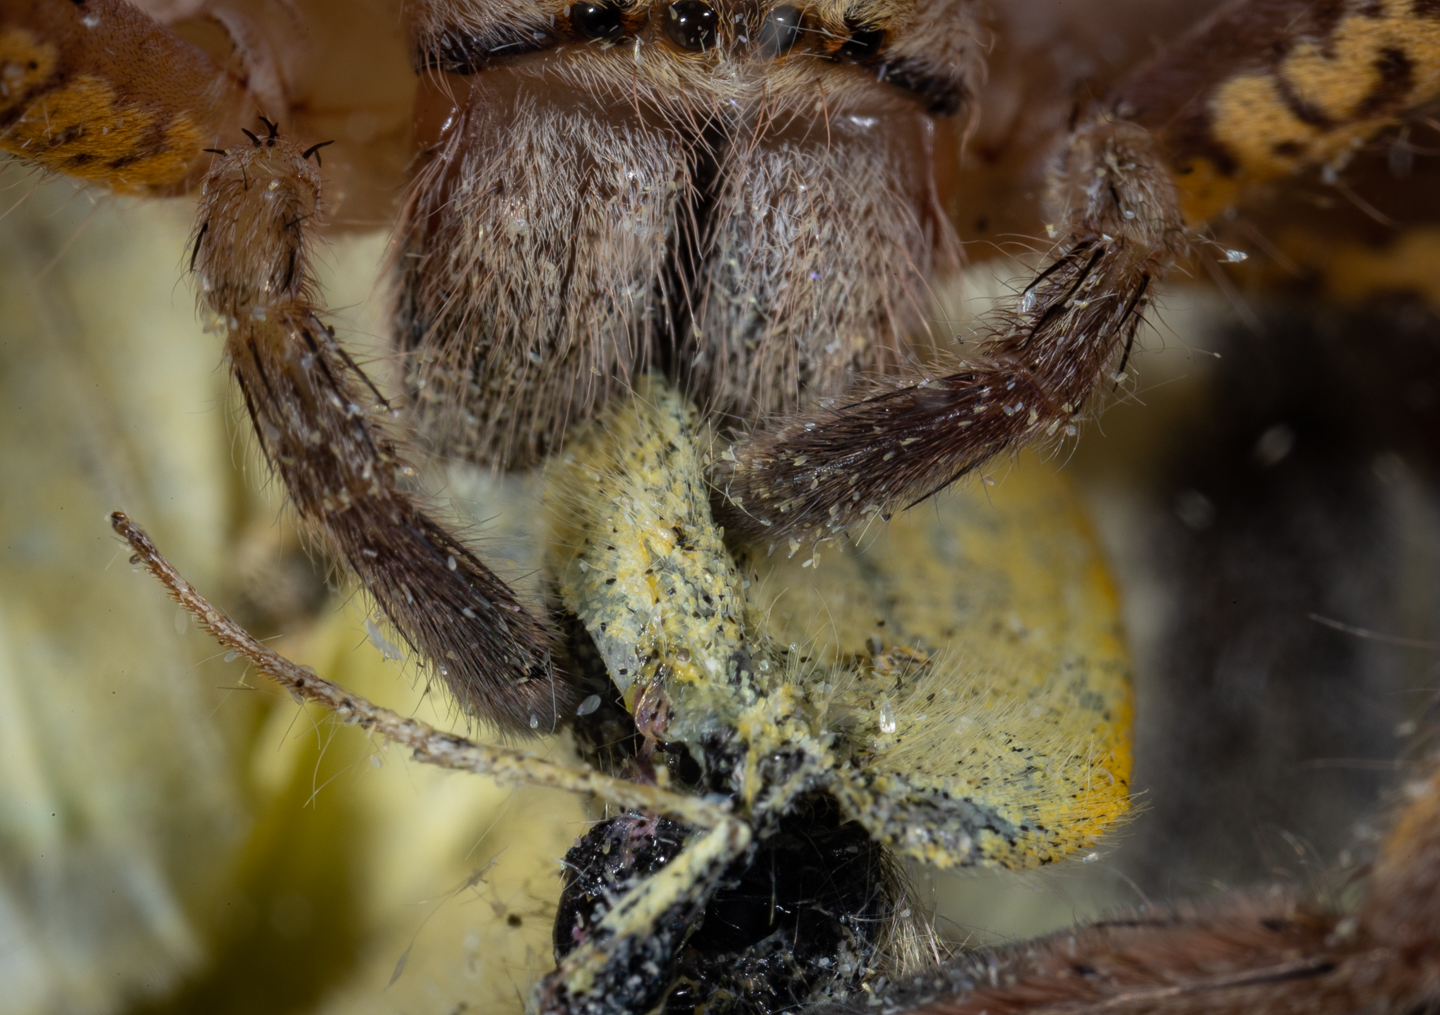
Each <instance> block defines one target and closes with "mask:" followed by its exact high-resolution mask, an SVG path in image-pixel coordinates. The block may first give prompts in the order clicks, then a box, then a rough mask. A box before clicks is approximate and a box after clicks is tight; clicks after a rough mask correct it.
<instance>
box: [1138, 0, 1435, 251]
mask: <svg viewBox="0 0 1440 1015" xmlns="http://www.w3.org/2000/svg"><path fill="white" fill-rule="evenodd" d="M1437 95H1440V0H1251V2H1248V3H1242V4H1232V5H1230V6H1229V7H1227V8H1225V9H1223V10H1222V11H1221V12H1220V13H1219V14H1218V15H1217V16H1216V17H1215V18H1214V19H1212V20H1211V21H1210V22H1209V23H1207V24H1206V25H1204V26H1203V27H1201V28H1200V29H1199V30H1197V31H1196V32H1194V33H1192V34H1191V35H1190V37H1189V38H1187V39H1186V40H1184V41H1183V42H1182V43H1181V44H1180V45H1178V46H1176V47H1175V48H1174V49H1172V50H1171V51H1169V52H1168V53H1167V54H1166V56H1165V59H1164V61H1163V62H1156V63H1155V64H1153V65H1151V66H1150V67H1148V68H1146V69H1145V70H1143V71H1142V72H1140V73H1138V74H1136V75H1134V76H1132V77H1131V78H1130V79H1129V81H1128V82H1127V83H1126V84H1125V85H1124V86H1123V87H1122V88H1121V89H1120V90H1119V91H1118V93H1117V95H1116V96H1115V98H1114V100H1113V109H1114V110H1115V113H1116V114H1117V115H1118V116H1120V117H1122V118H1124V119H1128V120H1132V121H1134V122H1136V123H1139V124H1141V125H1143V126H1145V127H1147V128H1149V129H1150V130H1151V131H1153V132H1154V133H1155V134H1156V135H1157V137H1158V138H1159V139H1160V141H1161V144H1162V147H1163V149H1164V150H1165V152H1166V156H1167V158H1168V160H1169V162H1170V166H1171V169H1172V172H1173V174H1174V176H1175V178H1176V185H1177V187H1178V188H1179V191H1180V194H1181V200H1182V205H1183V207H1184V211H1185V215H1186V218H1187V219H1188V220H1190V221H1191V222H1192V223H1193V222H1200V221H1203V220H1205V219H1208V218H1210V217H1211V216H1213V215H1214V214H1215V213H1216V212H1217V211H1220V210H1221V209H1223V208H1225V207H1228V206H1230V205H1232V204H1234V203H1235V202H1236V201H1237V200H1238V199H1239V197H1240V196H1241V195H1242V193H1243V191H1244V189H1245V188H1246V187H1247V186H1249V185H1251V184H1255V183H1260V182H1264V181H1266V180H1272V179H1277V178H1280V177H1284V176H1288V175H1291V174H1293V173H1295V172H1298V171H1300V170H1303V169H1305V168H1308V167H1312V166H1316V165H1323V164H1334V165H1341V164H1343V163H1344V162H1345V161H1346V160H1347V159H1348V158H1349V157H1350V155H1351V154H1352V153H1353V152H1354V151H1355V150H1356V149H1357V148H1358V147H1359V146H1360V145H1361V144H1363V143H1364V142H1365V140H1367V139H1368V138H1370V137H1371V136H1373V135H1374V134H1375V133H1376V132H1377V131H1379V130H1381V129H1382V128H1384V127H1388V126H1391V125H1393V124H1395V123H1398V122H1399V121H1400V119H1401V118H1402V117H1403V116H1404V114H1405V113H1406V112H1407V111H1408V110H1410V109H1413V108H1415V107H1416V106H1418V105H1420V104H1422V103H1425V102H1427V101H1429V100H1431V99H1433V98H1435V97H1436V96H1437Z"/></svg>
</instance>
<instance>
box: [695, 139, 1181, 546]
mask: <svg viewBox="0 0 1440 1015" xmlns="http://www.w3.org/2000/svg"><path fill="white" fill-rule="evenodd" d="M1056 190H1057V192H1058V197H1059V201H1060V203H1061V205H1062V207H1063V208H1064V209H1065V218H1064V219H1063V221H1064V222H1065V226H1066V239H1065V240H1064V241H1063V242H1062V244H1061V246H1060V250H1059V255H1058V257H1057V258H1056V259H1055V261H1054V262H1053V263H1052V264H1050V265H1049V266H1048V267H1047V268H1046V269H1045V270H1044V271H1043V272H1042V273H1041V274H1040V275H1039V276H1038V277H1037V278H1036V279H1035V280H1034V281H1033V282H1032V283H1031V284H1030V285H1029V286H1028V287H1026V289H1025V290H1024V291H1023V292H1022V293H1021V294H1019V296H1018V297H1017V299H1016V301H1015V303H1014V305H1013V306H1012V307H1010V309H1009V310H1008V311H1006V312H1005V313H1004V314H1003V315H1002V316H1001V318H1000V319H999V320H998V321H997V324H996V326H995V328H994V329H993V331H992V332H991V334H990V336H989V337H988V338H987V339H986V340H985V341H984V342H982V343H981V345H980V346H979V348H978V350H977V352H976V354H975V355H974V356H973V357H969V358H967V359H966V360H965V361H963V362H962V363H961V364H959V369H956V370H954V372H952V373H949V374H948V375H945V376H941V377H935V378H925V379H922V380H919V381H918V382H917V381H915V380H911V381H910V382H908V383H906V384H904V385H903V386H898V387H894V388H891V389H890V390H886V391H882V392H880V393H879V394H875V395H872V396H871V397H869V398H864V399H861V400H857V401H854V402H851V403H849V404H842V405H837V406H834V407H832V408H829V409H824V410H821V411H819V412H816V413H814V414H811V415H808V416H804V417H800V418H797V419H793V420H790V421H787V422H784V423H782V424H781V425H780V426H778V427H776V428H774V429H771V430H763V431H760V432H757V433H754V434H752V435H750V436H749V437H748V438H747V439H746V440H745V441H743V442H742V443H740V444H737V445H735V446H733V447H731V448H730V449H729V450H728V451H727V452H726V453H725V454H723V455H722V456H721V461H720V462H719V463H718V465H717V467H716V469H715V470H714V475H713V479H714V482H715V484H716V486H717V488H718V490H719V491H720V495H721V496H720V501H721V502H720V503H719V504H718V505H717V508H718V510H719V511H720V512H721V513H722V515H723V516H724V519H725V526H726V531H727V532H729V533H735V534H737V535H738V536H739V537H740V538H741V539H748V540H762V541H763V540H768V541H771V542H774V541H783V540H790V541H791V542H792V546H793V545H794V544H796V543H799V542H804V541H807V540H810V539H814V538H823V537H825V536H829V535H832V534H835V533H837V532H839V531H840V530H841V529H843V528H845V527H846V526H847V525H849V524H850V523H852V522H854V521H856V520H860V519H864V518H867V517H870V516H873V515H875V514H886V513H888V512H890V511H892V510H894V509H895V508H896V507H902V506H906V505H908V504H909V503H911V502H913V501H914V500H915V499H917V498H919V497H923V496H925V495H927V494H928V493H930V492H933V491H934V490H937V489H941V488H943V487H945V486H947V485H949V484H950V483H952V482H954V481H955V480H956V479H958V478H960V477H961V476H963V475H964V474H965V473H966V472H968V471H970V470H971V469H973V468H975V467H976V466H978V465H980V464H982V463H983V462H985V461H987V460H988V459H990V458H992V457H993V456H995V455H997V454H999V453H1001V452H1003V451H1005V450H1007V449H1010V448H1014V447H1018V446H1020V445H1022V444H1025V443H1028V442H1030V441H1033V440H1037V439H1040V438H1043V437H1046V436H1050V435H1054V434H1055V433H1056V432H1057V431H1058V430H1060V428H1061V427H1064V426H1068V425H1069V424H1070V423H1071V421H1072V420H1074V419H1075V418H1076V417H1077V416H1078V415H1079V414H1080V413H1081V412H1082V410H1083V408H1084V406H1085V403H1086V401H1087V399H1088V398H1089V396H1090V394H1091V392H1092V391H1093V389H1094V388H1095V386H1096V384H1097V383H1098V382H1099V381H1100V379H1101V378H1102V377H1103V375H1104V372H1105V368H1106V366H1107V364H1109V363H1110V361H1111V360H1112V359H1113V357H1114V355H1115V353H1116V351H1117V350H1118V349H1119V348H1120V347H1121V346H1123V345H1125V344H1127V343H1128V342H1130V341H1132V340H1133V336H1134V334H1135V331H1136V329H1137V328H1138V327H1139V325H1140V322H1141V320H1142V318H1143V311H1144V307H1145V306H1146V300H1147V294H1148V291H1149V289H1150V287H1151V283H1152V281H1153V280H1155V279H1158V278H1160V277H1162V276H1163V275H1164V273H1165V270H1166V269H1167V268H1168V267H1169V265H1170V263H1171V261H1172V260H1173V259H1174V258H1175V256H1176V255H1177V253H1178V251H1179V248H1180V246H1181V244H1182V242H1183V226H1182V223H1181V220H1180V218H1179V212H1178V207H1177V204H1176V199H1175V192H1174V188H1173V186H1172V185H1171V183H1170V179H1169V175H1168V173H1167V172H1166V171H1165V169H1164V166H1163V164H1162V163H1161V162H1160V159H1159V157H1158V155H1157V154H1156V152H1155V151H1154V149H1153V146H1152V144H1151V141H1150V138H1149V135H1148V134H1147V133H1146V132H1145V131H1144V130H1142V129H1140V128H1137V127H1134V126H1131V125H1129V124H1124V123H1118V122H1114V121H1102V122H1098V123H1093V124H1090V125H1088V126H1086V127H1083V128H1082V129H1080V130H1079V131H1077V132H1076V134H1075V135H1074V136H1073V137H1072V139H1071V142H1070V146H1069V149H1068V151H1067V153H1066V156H1065V158H1064V160H1063V161H1062V163H1061V165H1060V167H1059V170H1058V173H1057V183H1056Z"/></svg>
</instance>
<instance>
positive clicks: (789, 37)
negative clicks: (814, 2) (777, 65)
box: [755, 4, 800, 56]
mask: <svg viewBox="0 0 1440 1015" xmlns="http://www.w3.org/2000/svg"><path fill="white" fill-rule="evenodd" d="M799 37H800V8H798V7H792V6H791V5H790V4H785V5H784V6H783V7H776V8H773V9H772V10H771V11H770V13H769V14H767V15H765V20H764V21H762V22H760V31H759V32H757V33H756V36H755V46H756V48H757V49H758V50H759V51H760V55H762V56H780V55H782V54H784V53H788V52H789V51H790V47H791V46H793V45H795V40H796V39H798V38H799Z"/></svg>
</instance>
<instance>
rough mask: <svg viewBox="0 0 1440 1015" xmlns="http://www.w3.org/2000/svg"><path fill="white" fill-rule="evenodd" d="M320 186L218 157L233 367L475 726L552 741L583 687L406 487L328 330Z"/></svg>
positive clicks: (305, 504)
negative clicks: (320, 260) (322, 289)
mask: <svg viewBox="0 0 1440 1015" xmlns="http://www.w3.org/2000/svg"><path fill="white" fill-rule="evenodd" d="M319 200H320V177H319V174H318V171H317V170H316V167H315V166H314V165H313V164H312V163H311V162H309V161H308V160H307V159H306V157H305V152H304V151H303V150H302V149H301V148H300V146H299V145H297V144H295V143H294V142H292V141H289V140H288V139H285V138H281V137H275V138H273V139H272V138H267V139H266V141H265V143H264V144H261V145H255V146H249V145H241V146H237V147H236V148H235V149H234V150H233V151H232V153H231V154H229V155H226V156H222V157H219V158H217V159H216V160H215V162H214V164H213V166H212V168H211V171H210V173H209V175H208V176H207V177H206V180H205V188H204V196H203V197H202V199H201V201H200V206H199V209H198V218H197V223H198V226H197V230H196V234H195V239H194V241H193V245H194V249H195V253H194V259H195V266H196V273H197V275H198V277H199V282H200V289H201V292H202V297H203V299H204V300H205V302H206V303H207V304H208V305H209V307H210V309H211V310H212V311H214V312H215V313H216V314H217V315H219V318H220V321H221V323H222V324H223V325H224V326H226V327H227V328H228V331H229V334H228V337H227V340H226V343H225V350H226V354H227V355H228V357H229V360H230V366H231V370H232V372H233V374H234V376H235V379H236V381H237V382H238V384H239V385H240V388H241V391H242V392H243V393H244V396H245V403H246V407H247V408H248V409H249V412H250V418H251V420H252V422H253V423H254V425H255V432H256V435H257V437H258V438H259V440H260V444H261V446H262V448H263V449H264V451H265V454H266V457H267V458H268V459H269V461H270V463H271V465H272V466H273V467H274V468H275V470H276V471H277V472H278V473H279V474H280V476H281V478H282V479H283V481H284V483H285V487H286V490H287V492H288V493H289V495H290V497H291V499H292V500H293V502H294V503H295V506H296V509H297V510H298V512H299V514H300V517H301V518H302V519H304V520H305V522H307V523H308V524H309V526H310V528H311V530H312V531H313V532H315V533H317V534H318V535H319V536H321V537H322V538H323V539H324V540H325V541H326V542H327V543H328V544H329V545H330V546H331V547H333V549H334V550H335V551H336V552H337V553H338V555H339V556H340V557H342V558H343V559H344V560H345V561H346V562H347V563H348V564H349V565H350V567H351V568H352V569H353V570H354V571H355V573H356V575H357V576H358V577H359V578H360V581H361V582H362V584H363V585H364V587H365V589H366V590H367V591H368V592H369V593H370V594H371V595H373V596H374V597H375V599H376V600H377V601H378V602H379V604H380V606H381V608H382V609H383V610H384V611H385V613H386V615H387V616H388V617H389V618H390V620H391V622H392V623H393V624H394V625H395V627H396V628H397V629H398V630H399V631H400V632H401V633H402V634H403V636H404V637H405V638H406V639H407V640H408V641H409V642H410V644H411V645H412V646H413V647H414V648H416V649H417V650H418V651H419V652H420V653H421V654H423V655H424V656H425V657H426V658H427V659H428V660H429V661H430V662H432V663H433V664H434V665H435V666H436V667H437V668H438V669H439V672H440V674H441V675H442V676H443V677H444V678H445V681H446V683H447V684H448V685H449V687H450V689H451V691H452V692H453V693H454V695H455V697H456V699H457V700H458V701H459V702H460V704H461V706H462V707H463V708H464V709H465V710H466V711H467V712H469V713H470V714H471V715H475V716H479V717H481V718H485V719H488V720H490V721H492V722H494V723H495V724H496V725H497V726H500V727H502V728H504V729H507V730H512V731H515V732H520V733H529V732H531V731H537V732H539V731H543V732H550V731H552V730H553V729H554V728H555V726H556V725H557V723H558V722H559V721H560V718H561V717H562V716H566V715H569V714H571V712H572V711H573V707H574V704H575V702H574V701H572V698H574V697H575V695H574V689H573V688H572V687H571V686H570V685H569V684H568V683H567V682H565V681H564V680H563V679H561V678H560V677H559V675H558V674H557V673H556V671H555V670H554V668H553V667H552V665H551V661H550V652H549V634H548V631H547V630H546V628H545V626H544V625H543V624H542V623H541V622H540V621H539V620H537V619H536V618H534V617H533V616H531V615H530V614H529V613H528V612H526V610H525V609H524V608H523V607H522V606H521V605H520V604H519V602H518V601H517V600H516V597H515V595H514V593H513V592H511V590H510V589H509V588H507V587H506V585H505V584H504V582H502V581H501V580H500V579H499V578H497V577H496V576H495V575H494V574H493V573H492V572H491V571H490V570H489V569H488V568H486V567H485V565H484V564H482V563H481V562H480V561H479V560H478V559H477V558H476V557H475V555H474V554H473V553H471V552H470V551H469V550H468V549H467V548H466V547H465V546H464V545H463V544H462V543H460V542H459V541H458V540H457V539H456V538H455V537H454V536H452V535H451V534H450V533H449V532H447V531H446V530H445V529H444V528H443V527H442V526H441V525H440V524H439V523H437V522H436V521H434V520H433V519H432V518H431V517H430V516H429V515H428V514H427V513H426V512H425V511H424V510H423V508H422V507H421V505H420V503H419V501H418V500H417V498H416V496H415V495H414V494H413V493H411V492H410V491H409V490H408V489H407V488H406V487H405V485H404V482H403V478H402V477H404V476H405V475H406V474H407V472H408V471H409V467H408V465H407V462H406V460H405V456H404V452H403V451H402V449H401V446H400V444H399V443H398V442H397V441H396V440H395V439H394V438H393V437H391V436H390V435H389V434H388V433H387V432H386V426H385V421H386V418H387V416H386V413H385V406H384V403H383V401H382V400H380V399H379V398H378V397H377V395H376V393H375V390H374V388H372V387H370V386H369V383H368V381H367V380H366V379H365V377H364V375H363V373H362V372H361V371H360V370H359V368H358V367H357V366H356V365H355V364H354V363H353V361H351V360H350V358H349V357H348V355H347V354H346V353H345V351H344V349H342V348H341V346H340V345H339V343H338V342H336V340H335V336H334V332H333V331H332V330H331V329H330V328H328V327H327V326H326V325H325V324H324V323H322V321H321V320H320V317H319V313H320V311H319V308H318V306H317V304H316V300H315V295H314V289H315V285H314V281H313V276H312V275H311V272H310V266H309V250H310V246H311V243H312V242H313V231H314V229H315V228H316V223H317V219H318V213H319Z"/></svg>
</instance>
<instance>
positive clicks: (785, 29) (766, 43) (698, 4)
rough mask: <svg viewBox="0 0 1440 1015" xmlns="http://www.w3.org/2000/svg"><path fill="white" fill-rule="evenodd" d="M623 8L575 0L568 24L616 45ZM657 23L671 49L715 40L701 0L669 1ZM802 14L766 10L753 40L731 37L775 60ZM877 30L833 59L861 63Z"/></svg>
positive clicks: (711, 13)
mask: <svg viewBox="0 0 1440 1015" xmlns="http://www.w3.org/2000/svg"><path fill="white" fill-rule="evenodd" d="M628 13H629V12H628V10H627V8H625V7H623V6H621V5H620V4H618V3H613V2H607V0H579V2H578V3H575V4H572V5H571V7H570V10H569V17H570V24H571V25H572V26H573V27H574V29H575V31H576V32H578V33H579V34H580V35H582V36H584V37H586V38H589V39H594V40H595V41H597V42H619V41H620V40H622V39H624V38H625V37H627V36H629V35H632V34H633V33H634V28H633V24H632V23H631V21H630V18H629V17H628ZM661 22H662V25H663V27H664V30H665V34H666V36H667V37H668V38H669V39H670V41H671V42H673V43H674V44H675V45H676V46H678V47H680V48H681V49H684V50H689V51H690V52H697V53H698V52H704V51H705V50H709V49H713V48H714V47H715V44H716V41H717V40H718V38H719V35H720V30H721V25H720V15H719V13H718V12H717V11H716V10H715V8H714V7H712V6H710V4H708V3H706V2H705V0H672V2H671V3H669V4H668V5H666V7H665V12H664V14H662V15H661ZM804 22H805V15H804V12H803V11H801V9H800V8H798V7H795V6H793V5H791V4H782V5H780V6H777V7H772V8H770V10H769V11H768V12H767V13H766V14H765V16H764V18H763V19H762V20H761V22H760V25H759V27H758V28H757V29H756V30H755V32H754V37H753V38H747V37H746V35H745V34H744V33H743V30H742V32H741V34H739V35H738V36H737V40H736V41H738V42H740V43H741V44H742V45H744V44H748V45H750V46H751V47H752V48H753V50H754V51H755V52H756V53H757V54H759V55H760V56H764V57H771V58H774V57H780V56H784V55H785V54H786V53H788V52H789V51H790V50H791V49H792V48H793V47H794V45H795V43H796V42H797V41H798V40H799V38H800V33H801V32H802V31H804V30H805V25H804ZM883 34H884V33H882V32H879V31H873V30H866V29H863V28H857V29H856V30H855V31H854V32H852V34H851V36H850V38H849V39H848V40H845V41H844V42H843V44H842V45H841V46H840V47H839V55H841V56H843V57H846V58H848V59H856V60H858V59H864V58H866V57H868V56H872V55H874V53H875V52H876V51H878V50H879V48H880V43H881V41H882V37H883Z"/></svg>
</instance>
